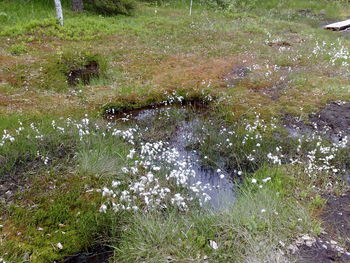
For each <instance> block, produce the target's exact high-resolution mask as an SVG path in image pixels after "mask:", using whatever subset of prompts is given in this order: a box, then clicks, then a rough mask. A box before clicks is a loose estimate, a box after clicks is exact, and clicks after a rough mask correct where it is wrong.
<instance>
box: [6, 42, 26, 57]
mask: <svg viewBox="0 0 350 263" xmlns="http://www.w3.org/2000/svg"><path fill="white" fill-rule="evenodd" d="M27 52H28V49H27V47H26V45H25V44H23V43H19V44H15V45H13V46H11V47H10V53H11V54H12V55H21V54H25V53H27Z"/></svg>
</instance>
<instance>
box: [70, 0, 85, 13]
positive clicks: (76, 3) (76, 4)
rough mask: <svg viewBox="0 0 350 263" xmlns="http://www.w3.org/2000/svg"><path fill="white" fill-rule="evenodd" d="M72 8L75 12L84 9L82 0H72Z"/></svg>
mask: <svg viewBox="0 0 350 263" xmlns="http://www.w3.org/2000/svg"><path fill="white" fill-rule="evenodd" d="M72 9H73V11H75V12H81V11H83V10H84V3H83V0H72Z"/></svg>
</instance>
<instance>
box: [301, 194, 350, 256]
mask: <svg viewBox="0 0 350 263" xmlns="http://www.w3.org/2000/svg"><path fill="white" fill-rule="evenodd" d="M326 199H327V203H326V205H325V207H324V208H323V211H322V213H321V215H320V219H321V220H322V226H323V227H324V229H325V232H324V233H323V234H322V235H321V236H320V237H319V238H317V239H314V240H311V242H310V241H309V243H307V242H306V244H302V245H301V246H300V247H299V248H298V252H297V256H298V261H297V262H300V263H314V262H319V263H332V262H341V263H346V262H350V253H349V251H350V192H347V193H345V194H343V195H341V196H339V197H335V196H331V195H329V196H327V197H326ZM336 240H337V241H336Z"/></svg>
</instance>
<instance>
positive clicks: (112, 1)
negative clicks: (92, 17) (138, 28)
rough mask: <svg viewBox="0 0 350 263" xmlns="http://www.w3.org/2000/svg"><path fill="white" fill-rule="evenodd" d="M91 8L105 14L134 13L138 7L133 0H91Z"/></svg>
mask: <svg viewBox="0 0 350 263" xmlns="http://www.w3.org/2000/svg"><path fill="white" fill-rule="evenodd" d="M90 4H91V8H92V9H93V10H94V11H96V12H98V13H100V14H103V15H116V14H123V15H132V13H133V11H134V10H135V8H136V4H135V2H134V1H133V0H90Z"/></svg>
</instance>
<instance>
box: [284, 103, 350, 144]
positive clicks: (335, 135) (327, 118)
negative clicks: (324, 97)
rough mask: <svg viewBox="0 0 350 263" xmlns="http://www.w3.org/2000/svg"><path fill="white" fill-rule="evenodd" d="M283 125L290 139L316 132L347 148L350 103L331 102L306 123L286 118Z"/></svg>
mask: <svg viewBox="0 0 350 263" xmlns="http://www.w3.org/2000/svg"><path fill="white" fill-rule="evenodd" d="M284 125H285V127H286V129H287V130H288V132H289V134H290V135H291V136H292V137H298V136H302V135H308V134H311V133H313V132H317V133H318V134H320V135H322V136H324V137H326V138H329V139H331V140H332V141H333V142H336V143H339V142H340V143H344V144H347V145H348V146H349V142H347V141H348V139H350V102H331V103H329V104H328V105H326V106H325V107H324V108H323V109H321V110H320V111H319V112H318V113H316V114H312V115H310V116H309V120H308V121H307V122H306V121H302V120H299V119H297V118H293V117H291V116H286V117H285V119H284Z"/></svg>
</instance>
